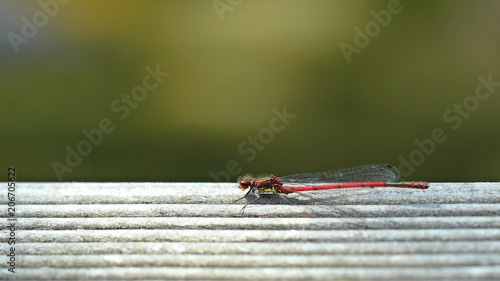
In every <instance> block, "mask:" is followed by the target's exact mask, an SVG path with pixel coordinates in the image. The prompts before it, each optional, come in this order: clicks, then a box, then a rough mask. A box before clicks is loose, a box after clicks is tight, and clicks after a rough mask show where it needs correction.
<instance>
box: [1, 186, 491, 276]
mask: <svg viewBox="0 0 500 281" xmlns="http://www.w3.org/2000/svg"><path fill="white" fill-rule="evenodd" d="M242 195H243V193H242V192H241V191H240V190H239V189H238V188H237V186H236V184H229V183H18V188H17V192H16V203H17V205H16V218H17V221H16V226H17V228H16V232H15V233H16V241H17V243H16V261H17V268H16V273H15V274H12V273H8V272H7V270H6V269H5V268H3V270H2V272H1V273H0V279H2V280H5V279H9V280H10V279H12V280H15V279H17V280H83V279H86V280H133V279H136V280H137V279H139V280H156V279H185V280H247V279H249V280H259V279H262V280H263V279H265V280H275V279H285V280H287V279H288V280H324V279H351V280H402V279H404V280H422V279H425V280H495V279H497V280H498V279H500V216H499V215H500V184H499V183H432V184H431V187H430V189H428V190H412V189H397V188H372V189H370V188H366V189H348V190H347V189H345V190H331V191H315V192H309V193H304V194H291V195H288V196H282V197H281V196H263V198H262V199H261V200H259V201H257V202H256V204H252V205H249V206H247V207H246V208H245V210H244V212H242V207H243V206H244V204H246V202H248V201H249V200H252V199H254V198H255V197H249V198H247V199H243V200H241V201H239V202H237V203H236V204H232V202H233V201H234V200H236V199H238V198H240V197H241V196H242ZM0 203H2V204H6V203H7V201H6V198H4V197H1V198H0ZM2 218H3V219H4V220H6V216H5V214H2ZM8 235H9V230H7V229H2V230H1V236H0V240H1V242H2V243H3V245H4V246H7V243H6V242H7V238H8ZM4 249H7V248H6V247H4ZM4 253H7V250H4ZM4 256H5V255H4Z"/></svg>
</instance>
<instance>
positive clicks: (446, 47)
mask: <svg viewBox="0 0 500 281" xmlns="http://www.w3.org/2000/svg"><path fill="white" fill-rule="evenodd" d="M63 2H66V1H62V0H61V1H56V0H42V1H1V2H0V23H1V24H0V31H1V34H2V36H1V39H0V48H1V53H0V69H1V75H0V93H1V96H2V100H1V105H0V114H1V115H0V116H1V118H0V120H1V121H0V132H1V138H0V153H1V154H0V160H1V161H0V163H2V166H3V167H4V168H3V171H4V172H3V173H4V177H3V178H4V179H5V180H6V178H7V167H8V166H10V165H14V166H16V167H17V170H18V172H17V173H18V180H19V181H58V180H63V181H227V180H231V181H233V180H236V178H237V177H238V175H240V174H242V173H247V172H253V173H260V172H271V173H274V174H277V175H283V174H289V173H295V172H311V171H321V170H328V169H336V168H343V167H350V166H355V165H361V164H368V163H377V162H387V163H393V164H395V165H399V166H401V165H406V166H403V168H404V169H407V170H408V171H407V172H406V173H405V176H406V177H407V178H411V179H418V180H427V181H499V180H500V176H499V175H500V127H499V108H500V87H496V91H495V92H493V93H491V95H490V96H489V97H487V98H485V99H484V100H479V99H477V98H475V96H474V93H475V90H476V87H477V86H478V85H480V82H479V80H478V76H482V77H485V78H487V77H488V76H489V75H492V80H493V81H500V69H499V66H500V28H499V26H500V1H466V0H462V1H457V0H448V1H407V0H402V1H400V2H399V4H398V1H395V0H389V1H388V0H384V1H333V0H321V1H318V0H316V1H299V0H289V1H286V0H246V1H236V0H233V1H229V0H220V1H214V0H206V1H204V0H196V1H186V0H177V1H118V0H115V1H77V0H73V1H69V2H68V3H63ZM40 3H42V4H40ZM388 5H394V7H397V9H398V10H399V12H398V13H392V14H391V18H390V22H389V20H388V18H387V17H386V18H385V23H384V25H385V26H383V25H382V24H380V23H379V22H377V21H376V18H375V17H374V14H377V15H379V17H380V19H379V21H380V20H381V19H382V23H383V20H384V15H387V12H384V11H388ZM42 6H44V7H42ZM372 11H373V12H372ZM381 11H382V12H381ZM44 15H45V16H44ZM23 19H24V20H23ZM27 22H29V23H27ZM30 24H31V25H32V26H31V29H30ZM37 25H38V26H37ZM33 26H34V27H35V28H36V29H37V30H36V31H34V30H33V28H32V27H33ZM377 26H378V29H377ZM356 27H357V28H359V29H360V30H362V32H363V33H364V34H365V35H360V34H359V33H357V32H356V29H355V28H356ZM366 27H368V28H369V29H368V31H366V30H365V28H366ZM370 28H371V29H370ZM23 32H24V33H25V34H24V35H23ZM366 32H368V33H371V34H372V35H373V36H369V35H367V33H366ZM13 34H14V35H13ZM26 35H27V36H26ZM363 36H368V37H367V38H369V42H367V41H366V40H365V42H362V41H363V40H362V39H363V38H362V37H363ZM28 37H31V38H28ZM356 39H357V40H358V41H359V42H358V41H356ZM365 39H366V38H365ZM343 42H344V43H345V44H348V45H351V46H353V47H356V42H358V43H359V44H358V45H359V46H361V45H364V46H362V47H361V48H358V50H357V52H356V53H352V54H351V55H350V56H347V57H346V55H345V54H344V52H343V51H342V49H341V44H342V43H343ZM361 43H362V44H361ZM348 60H350V62H348ZM157 65H159V68H160V69H161V71H162V72H168V73H169V76H168V77H167V78H165V79H164V80H163V81H162V82H161V83H160V84H159V85H158V87H157V88H155V89H154V90H151V91H149V92H148V94H147V96H146V97H145V98H144V100H142V101H138V102H137V107H136V108H129V110H130V114H129V115H128V116H127V117H126V118H123V120H121V119H120V118H119V117H120V116H121V113H117V112H116V110H115V111H113V110H112V108H111V104H112V103H113V102H114V101H115V100H117V99H118V100H119V101H120V99H121V95H130V93H131V91H132V89H134V87H136V86H140V85H142V83H143V78H144V77H145V76H146V75H147V74H148V71H147V70H146V67H147V66H150V67H151V68H153V69H154V68H156V66H157ZM151 83H152V82H151ZM483 91H485V88H483ZM464 101H465V102H466V103H467V104H466V106H465V109H464V112H462V113H459V112H458V111H456V109H454V105H461V104H463V103H464ZM124 104H125V103H122V104H121V105H124ZM284 108H286V111H287V112H288V114H291V115H294V116H295V117H294V118H293V119H292V118H290V119H288V120H287V121H286V122H285V123H283V122H282V121H281V120H280V119H276V112H277V111H278V112H282V111H283V110H284ZM448 110H452V111H451V112H448ZM464 113H466V114H464ZM443 114H448V119H446V118H444V117H443ZM461 114H462V115H461ZM103 118H109V120H111V122H112V125H113V126H114V127H115V129H114V131H113V132H111V133H109V134H103V138H102V141H101V142H100V143H99V144H98V145H92V147H91V149H92V151H91V152H88V150H87V151H84V152H85V153H87V152H88V153H87V154H88V155H84V156H80V157H81V159H80V161H76V160H75V159H74V158H73V160H71V159H70V161H73V162H72V165H73V167H71V166H70V165H68V162H67V159H66V158H67V157H68V156H67V155H68V150H67V147H70V149H74V150H75V151H77V150H78V144H79V143H81V142H85V141H86V140H87V138H86V137H85V136H84V135H83V134H82V130H87V131H91V130H93V129H98V128H99V122H100V121H101V120H103ZM459 121H461V123H460V124H459V123H458V122H459ZM286 123H287V124H286ZM454 127H456V128H455V129H454ZM436 128H440V129H441V130H442V131H444V135H445V136H446V140H445V141H444V142H441V143H435V147H434V148H433V144H430V143H429V142H425V141H424V143H425V144H426V145H427V148H426V149H427V154H425V151H423V150H425V149H422V148H419V147H418V146H417V144H416V143H415V141H416V140H417V141H418V140H419V141H423V140H424V139H429V138H431V137H432V132H433V130H435V129H436ZM252 140H255V142H254V141H252ZM87 144H88V143H87ZM424 147H425V146H424ZM85 148H86V147H85V145H84V144H82V145H81V147H80V149H85ZM87 148H88V147H87ZM77 153H78V152H77ZM70 158H71V157H70ZM402 159H405V160H404V161H408V163H409V164H402V163H403V162H404V161H403V160H402ZM77 162H79V163H77ZM54 163H58V164H54ZM75 163H76V164H75ZM54 165H55V166H54ZM409 166H412V167H409ZM54 167H58V168H56V169H55V168H54ZM61 167H66V168H61ZM410 168H413V170H410ZM58 169H59V170H58ZM58 174H59V176H58Z"/></svg>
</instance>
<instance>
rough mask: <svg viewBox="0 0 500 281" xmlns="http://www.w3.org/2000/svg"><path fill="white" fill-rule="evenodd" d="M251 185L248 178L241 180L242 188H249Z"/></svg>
mask: <svg viewBox="0 0 500 281" xmlns="http://www.w3.org/2000/svg"><path fill="white" fill-rule="evenodd" d="M249 186H250V182H249V181H247V180H242V181H240V188H241V189H247V188H248V187H249Z"/></svg>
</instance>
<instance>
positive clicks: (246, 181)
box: [238, 175, 255, 189]
mask: <svg viewBox="0 0 500 281" xmlns="http://www.w3.org/2000/svg"><path fill="white" fill-rule="evenodd" d="M254 180H255V178H254V177H253V176H252V175H244V176H242V177H239V178H238V183H239V184H240V188H241V189H247V188H249V187H250V186H251V185H252V182H253V181H254Z"/></svg>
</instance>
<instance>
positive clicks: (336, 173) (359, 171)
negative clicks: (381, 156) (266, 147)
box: [279, 164, 399, 185]
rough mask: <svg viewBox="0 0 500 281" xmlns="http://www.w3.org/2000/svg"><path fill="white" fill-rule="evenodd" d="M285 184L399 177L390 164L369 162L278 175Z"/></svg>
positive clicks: (378, 179)
mask: <svg viewBox="0 0 500 281" xmlns="http://www.w3.org/2000/svg"><path fill="white" fill-rule="evenodd" d="M279 179H280V180H282V181H283V182H284V183H286V184H292V185H293V184H304V183H338V182H364V181H384V182H393V181H397V180H398V179H399V171H398V169H397V168H396V167H394V166H392V165H390V164H370V165H364V166H359V167H353V168H347V169H340V170H330V171H325V172H318V173H303V174H293V175H288V176H284V177H279Z"/></svg>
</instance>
